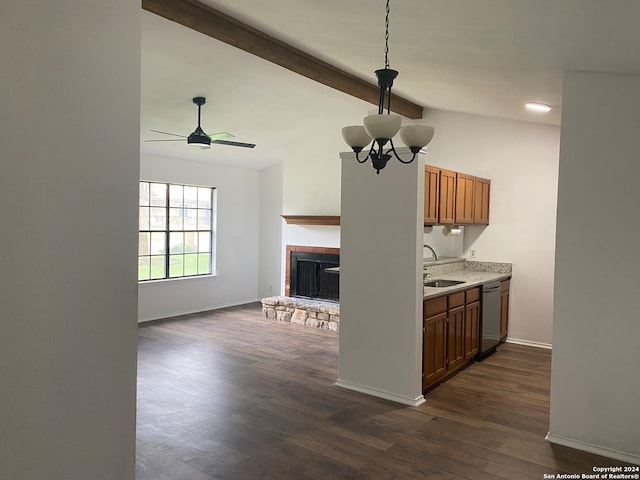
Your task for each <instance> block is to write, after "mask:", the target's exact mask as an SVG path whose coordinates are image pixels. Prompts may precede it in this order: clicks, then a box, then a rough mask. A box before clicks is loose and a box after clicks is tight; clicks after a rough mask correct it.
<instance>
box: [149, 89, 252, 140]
mask: <svg viewBox="0 0 640 480" xmlns="http://www.w3.org/2000/svg"><path fill="white" fill-rule="evenodd" d="M206 101H207V99H206V98H204V97H195V98H194V99H193V103H195V104H196V105H197V106H198V126H197V127H196V129H195V130H194V131H193V133H191V134H190V135H189V136H188V137H187V136H185V135H178V134H175V133H168V132H161V131H159V130H151V131H152V132H155V133H160V134H162V135H171V136H172V137H179V138H172V139H169V140H145V142H184V140H185V139H187V144H188V145H194V146H196V147H200V148H210V147H211V144H212V143H216V144H219V145H230V146H232V147H245V148H253V147H255V146H256V144H255V143H243V142H234V141H231V140H227V139H228V138H233V135H231V134H230V133H227V132H219V133H214V134H212V135H207V134H206V133H204V130H202V127H201V126H200V111H201V109H202V105H204V104H205V103H206Z"/></svg>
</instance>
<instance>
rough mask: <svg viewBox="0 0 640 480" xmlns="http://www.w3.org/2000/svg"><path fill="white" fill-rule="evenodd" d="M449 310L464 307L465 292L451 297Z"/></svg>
mask: <svg viewBox="0 0 640 480" xmlns="http://www.w3.org/2000/svg"><path fill="white" fill-rule="evenodd" d="M448 298H449V309H452V308H455V307H459V306H460V305H464V292H459V293H453V294H451V295H449V297H448Z"/></svg>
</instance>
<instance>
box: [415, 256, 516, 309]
mask: <svg viewBox="0 0 640 480" xmlns="http://www.w3.org/2000/svg"><path fill="white" fill-rule="evenodd" d="M424 272H425V274H424V282H430V281H433V280H460V281H463V282H464V283H460V284H458V285H453V286H451V287H424V297H423V298H424V299H429V298H436V297H440V296H442V295H448V294H450V293H455V292H461V291H463V290H467V289H468V288H472V287H477V286H479V285H482V284H484V283H488V282H493V281H498V280H506V279H508V278H511V264H510V263H498V262H476V261H468V260H465V259H464V258H459V259H457V260H453V261H451V260H448V261H445V262H442V263H440V262H438V263H436V262H425V264H424Z"/></svg>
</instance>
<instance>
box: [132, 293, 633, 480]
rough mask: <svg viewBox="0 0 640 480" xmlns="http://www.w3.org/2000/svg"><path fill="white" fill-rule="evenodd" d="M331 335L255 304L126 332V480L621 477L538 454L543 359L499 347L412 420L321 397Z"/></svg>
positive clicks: (582, 460) (542, 429) (339, 393)
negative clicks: (132, 421) (131, 368)
mask: <svg viewBox="0 0 640 480" xmlns="http://www.w3.org/2000/svg"><path fill="white" fill-rule="evenodd" d="M337 367H338V336H337V334H336V333H335V332H330V331H326V330H317V329H313V328H309V327H304V326H300V325H296V324H283V323H276V322H274V321H270V320H266V319H263V318H262V316H261V313H260V307H259V305H258V304H252V305H248V306H241V307H233V308H228V309H222V310H216V311H212V312H207V313H204V314H194V315H188V316H183V317H179V318H176V319H172V320H167V321H161V322H153V323H149V324H144V325H142V326H141V327H140V329H139V365H138V451H137V460H138V461H137V480H168V479H171V480H212V479H217V480H231V479H233V480H253V479H277V480H289V479H323V480H325V479H327V480H330V479H362V480H364V479H367V480H377V479H402V480H411V479H425V478H426V479H493V480H495V479H542V478H543V475H544V474H545V473H547V474H556V473H578V474H581V473H591V472H592V467H593V466H607V465H623V464H622V463H620V462H615V461H612V460H609V459H605V458H602V457H598V456H595V455H589V454H585V453H582V452H579V451H575V450H571V449H568V448H564V447H558V446H552V445H550V444H549V443H547V442H545V440H544V435H545V434H546V432H547V427H548V412H549V372H550V352H549V351H547V350H541V349H535V348H530V347H523V346H518V345H504V346H502V347H501V348H500V349H499V351H498V353H496V354H495V355H493V356H491V357H489V358H488V359H487V360H485V361H484V362H481V363H477V364H474V365H472V366H471V367H469V368H467V369H466V370H464V371H463V372H461V373H460V374H458V375H457V376H456V377H454V378H452V379H451V380H449V381H448V382H446V383H445V384H443V385H441V386H440V387H438V388H436V389H435V390H433V391H431V392H430V393H429V394H428V395H427V404H426V405H423V406H421V407H419V408H409V407H402V406H398V405H395V404H392V403H389V402H386V401H383V400H379V399H376V398H372V397H368V396H365V395H361V394H357V393H353V392H350V391H346V390H342V389H340V388H337V387H335V386H334V385H333V382H334V381H335V380H336V376H337Z"/></svg>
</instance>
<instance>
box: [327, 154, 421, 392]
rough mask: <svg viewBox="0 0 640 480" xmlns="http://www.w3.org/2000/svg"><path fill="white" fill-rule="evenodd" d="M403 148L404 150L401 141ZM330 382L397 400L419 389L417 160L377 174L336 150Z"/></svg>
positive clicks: (419, 293) (419, 249)
mask: <svg viewBox="0 0 640 480" xmlns="http://www.w3.org/2000/svg"><path fill="white" fill-rule="evenodd" d="M402 150H405V152H404V155H407V153H408V149H402ZM341 157H342V158H343V160H342V218H341V221H342V224H341V236H340V242H341V245H342V247H341V249H340V345H339V348H340V358H339V369H338V381H337V382H336V384H337V385H340V386H342V387H346V388H350V389H352V390H356V391H360V392H363V393H367V394H370V395H374V396H378V397H381V398H386V399H389V400H392V401H395V402H399V403H402V404H405V405H419V404H420V403H421V402H424V397H423V396H422V297H423V288H422V236H423V229H422V219H423V202H418V201H417V200H418V199H419V198H422V197H423V195H424V161H422V160H417V161H415V162H413V163H411V164H409V165H402V164H400V163H399V162H397V161H396V162H389V164H388V165H387V166H386V168H385V169H384V170H382V171H381V172H380V174H379V175H377V174H376V172H375V170H374V169H373V168H372V167H371V166H370V165H359V164H358V163H356V161H355V155H354V154H353V153H346V154H345V153H343V154H341Z"/></svg>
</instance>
